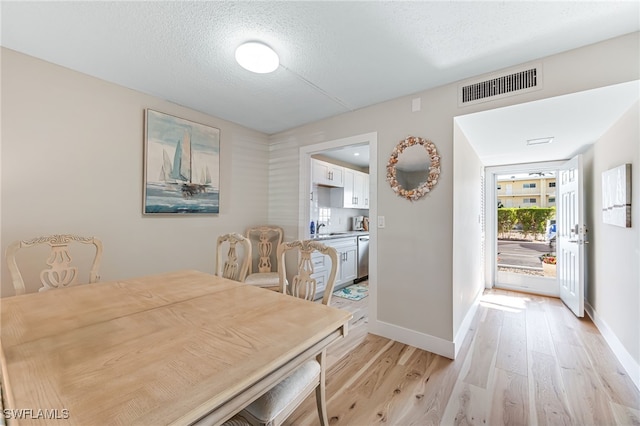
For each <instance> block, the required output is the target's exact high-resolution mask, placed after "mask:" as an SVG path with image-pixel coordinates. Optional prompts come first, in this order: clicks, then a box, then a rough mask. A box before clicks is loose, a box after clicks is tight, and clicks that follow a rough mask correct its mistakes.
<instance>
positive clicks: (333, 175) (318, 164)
mask: <svg viewBox="0 0 640 426" xmlns="http://www.w3.org/2000/svg"><path fill="white" fill-rule="evenodd" d="M311 162H312V166H313V167H312V173H311V175H312V179H313V183H316V184H318V185H326V186H335V187H338V188H342V187H343V186H344V171H345V169H344V167H341V166H336V165H335V164H331V163H327V162H324V161H320V160H316V159H312V160H311Z"/></svg>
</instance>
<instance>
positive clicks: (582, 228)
mask: <svg viewBox="0 0 640 426" xmlns="http://www.w3.org/2000/svg"><path fill="white" fill-rule="evenodd" d="M558 175H559V176H558V179H557V181H558V183H557V187H558V196H557V197H556V200H557V205H558V209H557V222H558V223H557V225H558V227H557V234H556V235H557V237H556V238H557V250H556V251H557V277H558V284H559V285H560V299H562V301H563V302H564V303H565V305H567V307H569V309H571V310H572V311H573V313H574V314H576V316H578V317H583V316H584V275H585V274H584V267H585V261H584V245H585V237H586V232H587V229H586V225H585V223H584V194H583V188H582V187H583V180H584V178H583V176H582V157H581V156H580V155H578V156H577V157H574V158H572V159H571V160H569V161H567V162H566V163H565V164H564V165H563V166H562V167H560V170H559V173H558Z"/></svg>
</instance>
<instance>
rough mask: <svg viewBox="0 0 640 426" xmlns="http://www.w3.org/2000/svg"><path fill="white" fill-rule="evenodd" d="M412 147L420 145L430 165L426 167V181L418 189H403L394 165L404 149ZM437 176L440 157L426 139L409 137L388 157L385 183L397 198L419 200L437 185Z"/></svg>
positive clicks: (434, 146) (433, 145) (432, 144)
mask: <svg viewBox="0 0 640 426" xmlns="http://www.w3.org/2000/svg"><path fill="white" fill-rule="evenodd" d="M414 145H422V146H423V147H424V149H425V150H426V151H427V154H428V155H429V158H430V159H431V164H429V165H428V167H429V174H428V177H427V180H426V181H424V182H421V183H420V185H418V187H416V188H403V187H402V185H401V184H400V183H399V182H398V176H397V172H398V171H397V170H396V164H398V159H399V158H398V157H399V156H400V154H402V153H403V152H404V150H405V149H407V148H409V147H411V146H414ZM439 176H440V156H439V155H438V150H437V149H436V145H435V144H434V143H433V142H431V141H430V140H428V139H423V138H418V137H415V136H409V137H407V138H406V139H404V140H402V141H400V142H399V143H398V145H396V147H395V148H394V149H393V152H392V153H391V156H390V157H389V162H388V163H387V181H388V182H389V185H391V189H393V192H395V193H396V194H397V195H398V196H399V197H403V198H406V199H407V200H409V201H416V200H419V199H420V198H422V197H424V196H425V195H426V194H427V193H429V192H430V191H431V190H432V189H433V187H434V186H435V185H436V183H438V177H439Z"/></svg>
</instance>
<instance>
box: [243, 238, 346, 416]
mask: <svg viewBox="0 0 640 426" xmlns="http://www.w3.org/2000/svg"><path fill="white" fill-rule="evenodd" d="M291 251H294V252H297V253H298V257H297V259H298V264H297V268H296V272H295V274H294V276H293V278H292V279H291V283H290V284H289V283H287V280H286V264H285V257H286V256H285V255H286V254H287V253H288V252H291ZM314 252H319V253H322V254H323V255H326V256H329V258H330V259H331V270H330V272H329V279H328V280H327V283H326V287H325V289H324V294H323V297H322V303H323V304H325V305H329V302H330V300H331V294H332V293H333V287H334V286H335V282H336V274H337V273H338V253H337V251H336V249H334V248H333V247H329V246H326V245H324V244H322V243H320V242H318V241H311V240H304V241H292V242H288V243H282V244H280V245H279V246H278V273H279V275H280V287H281V291H282V292H283V293H285V294H290V295H292V296H295V297H300V298H303V299H306V300H309V301H310V302H311V301H313V300H314V296H315V294H316V290H317V288H316V284H317V283H316V280H315V279H314V278H313V272H314V271H313V262H312V260H311V256H312V254H313V253H314ZM325 358H326V350H323V351H322V352H321V353H320V354H318V356H317V357H316V359H314V360H312V361H308V362H306V363H305V364H303V365H301V366H300V367H299V368H298V369H296V370H295V371H294V372H293V373H292V374H291V375H290V376H289V377H287V378H286V379H284V380H283V381H282V382H280V383H278V384H277V385H276V386H275V387H273V388H272V389H270V390H269V391H267V392H266V393H265V394H264V395H262V396H261V397H260V398H258V399H257V400H256V401H254V402H252V403H251V404H249V405H248V406H247V407H245V409H244V410H242V411H241V412H240V414H239V416H240V417H241V418H244V419H245V421H247V422H248V423H249V424H251V425H264V426H267V425H269V426H276V425H280V424H282V422H284V421H285V420H286V419H287V418H288V417H289V416H290V415H291V413H293V411H294V410H295V409H296V408H297V407H298V406H299V405H300V404H301V403H302V402H303V401H304V400H305V399H306V398H307V397H308V396H309V395H310V394H311V393H313V391H314V390H315V393H316V403H317V407H318V416H319V418H320V424H322V425H323V426H326V425H328V424H329V422H328V417H327V406H326V397H325Z"/></svg>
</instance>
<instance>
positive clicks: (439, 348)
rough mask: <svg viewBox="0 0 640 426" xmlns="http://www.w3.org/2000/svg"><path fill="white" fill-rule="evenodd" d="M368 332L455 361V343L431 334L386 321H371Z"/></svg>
mask: <svg viewBox="0 0 640 426" xmlns="http://www.w3.org/2000/svg"><path fill="white" fill-rule="evenodd" d="M368 332H369V333H371V334H376V335H378V336H382V337H386V338H387V339H391V340H395V341H397V342H400V343H404V344H405V345H410V346H414V347H416V348H418V349H423V350H425V351H428V352H433V353H434V354H438V355H442V356H443V357H446V358H449V359H454V358H455V347H454V343H453V342H450V341H448V340H445V339H442V338H440V337H436V336H432V335H430V334H425V333H420V332H417V331H414V330H409V329H408V328H404V327H400V326H397V325H393V324H389V323H387V322H384V321H371V322H370V323H369V329H368Z"/></svg>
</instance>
